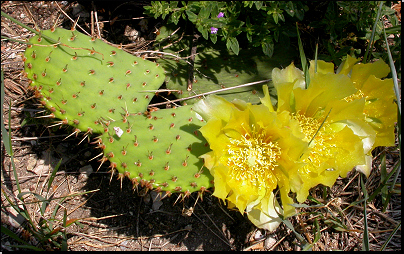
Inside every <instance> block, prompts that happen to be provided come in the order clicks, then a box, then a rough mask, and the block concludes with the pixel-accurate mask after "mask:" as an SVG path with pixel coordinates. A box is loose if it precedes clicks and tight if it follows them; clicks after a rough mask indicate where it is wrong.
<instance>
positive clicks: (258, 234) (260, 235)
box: [254, 230, 265, 241]
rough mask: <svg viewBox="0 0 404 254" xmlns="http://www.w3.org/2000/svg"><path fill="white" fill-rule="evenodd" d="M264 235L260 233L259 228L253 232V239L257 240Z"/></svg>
mask: <svg viewBox="0 0 404 254" xmlns="http://www.w3.org/2000/svg"><path fill="white" fill-rule="evenodd" d="M264 237H265V234H262V232H261V230H257V231H256V232H255V234H254V240H255V241H259V240H261V239H262V238H264Z"/></svg>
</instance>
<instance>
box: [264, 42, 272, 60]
mask: <svg viewBox="0 0 404 254" xmlns="http://www.w3.org/2000/svg"><path fill="white" fill-rule="evenodd" d="M262 51H263V52H264V54H265V55H267V56H269V57H272V55H273V54H274V44H273V42H263V43H262Z"/></svg>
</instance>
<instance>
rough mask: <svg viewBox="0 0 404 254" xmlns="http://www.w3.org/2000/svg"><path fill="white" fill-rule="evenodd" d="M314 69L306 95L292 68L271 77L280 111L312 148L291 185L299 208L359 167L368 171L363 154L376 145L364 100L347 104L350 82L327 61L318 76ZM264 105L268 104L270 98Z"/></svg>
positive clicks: (300, 75) (300, 74)
mask: <svg viewBox="0 0 404 254" xmlns="http://www.w3.org/2000/svg"><path fill="white" fill-rule="evenodd" d="M312 67H313V64H312V65H311V66H310V70H309V73H310V85H309V87H308V88H307V89H305V84H304V82H303V81H304V75H303V72H301V71H300V70H299V71H298V69H297V68H296V67H295V66H294V65H293V63H292V64H291V65H289V66H288V67H287V68H285V69H283V70H280V69H278V68H275V69H274V70H273V71H272V79H273V82H274V86H275V88H276V90H277V94H278V103H277V105H276V111H277V112H278V114H279V113H280V112H289V113H290V115H291V117H292V118H293V119H296V120H297V121H298V122H299V125H300V127H301V131H302V132H303V133H304V135H305V137H304V141H306V142H308V143H309V150H308V151H307V153H306V154H305V155H304V156H302V157H301V161H302V162H303V163H305V164H306V165H305V166H303V167H300V168H299V169H298V171H297V175H296V176H294V177H292V178H290V179H289V181H290V188H291V191H292V192H295V193H296V194H297V195H296V199H297V201H298V202H304V201H305V200H306V198H307V196H308V194H309V189H310V188H312V187H314V186H317V185H318V184H323V185H325V186H329V187H331V186H332V185H333V184H334V182H335V180H336V179H337V178H338V177H339V176H342V177H345V176H346V175H347V173H348V172H349V171H351V170H352V169H353V168H354V167H355V166H357V165H366V160H367V158H366V152H367V151H366V152H365V150H369V149H370V148H371V147H372V145H373V143H374V139H375V133H374V131H373V129H372V128H371V127H370V126H369V125H368V124H367V123H366V121H365V117H364V115H363V111H364V106H365V99H363V98H362V99H357V100H352V101H345V100H343V99H344V98H346V97H347V96H350V95H351V94H354V93H356V88H355V87H354V85H353V82H352V81H351V80H350V78H349V77H348V76H347V75H344V74H335V73H334V68H333V65H330V64H329V63H326V62H323V61H319V62H318V65H317V72H314V68H312ZM331 71H332V72H331ZM265 89H267V88H265ZM261 101H262V103H263V104H264V105H268V104H270V98H269V93H268V92H265V97H264V98H263V99H262V100H261Z"/></svg>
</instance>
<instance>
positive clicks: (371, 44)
mask: <svg viewBox="0 0 404 254" xmlns="http://www.w3.org/2000/svg"><path fill="white" fill-rule="evenodd" d="M382 7H383V2H382V1H380V4H379V9H378V11H377V15H376V20H375V23H374V24H373V29H372V35H371V36H370V41H369V44H368V47H367V49H366V52H365V56H364V57H363V63H367V62H369V59H368V55H369V58H370V54H369V52H370V51H371V50H372V47H373V40H374V38H375V32H376V26H377V22H379V17H380V13H381V12H382Z"/></svg>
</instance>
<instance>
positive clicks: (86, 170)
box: [79, 165, 94, 180]
mask: <svg viewBox="0 0 404 254" xmlns="http://www.w3.org/2000/svg"><path fill="white" fill-rule="evenodd" d="M93 171H94V170H93V167H91V165H86V166H84V167H81V168H80V169H79V172H80V176H79V178H80V179H83V180H87V179H88V177H89V176H90V175H91V173H93Z"/></svg>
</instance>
